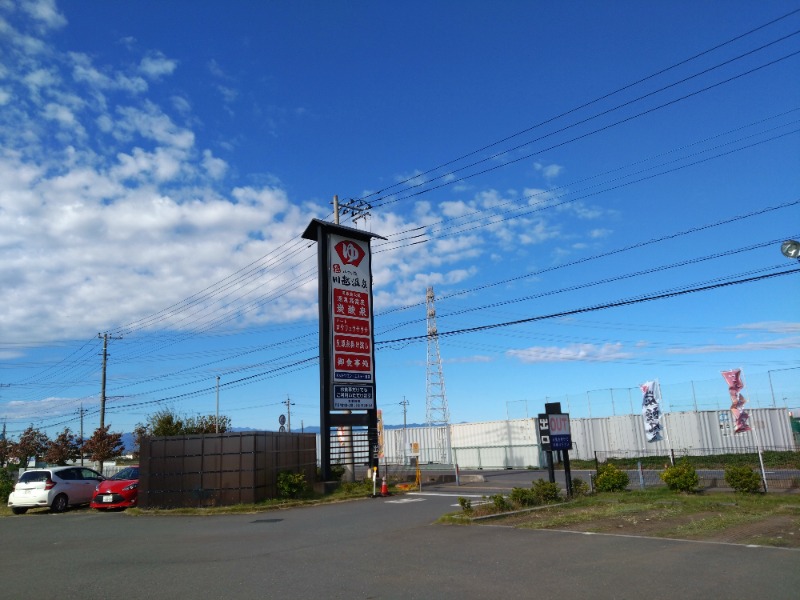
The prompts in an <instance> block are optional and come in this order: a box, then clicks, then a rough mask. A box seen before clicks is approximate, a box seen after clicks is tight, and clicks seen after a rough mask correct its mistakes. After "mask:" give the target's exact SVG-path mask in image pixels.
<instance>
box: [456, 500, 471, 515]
mask: <svg viewBox="0 0 800 600" xmlns="http://www.w3.org/2000/svg"><path fill="white" fill-rule="evenodd" d="M458 503H459V504H460V505H461V510H463V511H464V514H467V515H471V514H472V500H470V499H469V498H463V497H461V496H459V497H458Z"/></svg>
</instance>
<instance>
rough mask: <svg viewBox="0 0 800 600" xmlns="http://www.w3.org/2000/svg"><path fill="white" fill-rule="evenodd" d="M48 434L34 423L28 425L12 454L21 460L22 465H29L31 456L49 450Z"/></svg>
mask: <svg viewBox="0 0 800 600" xmlns="http://www.w3.org/2000/svg"><path fill="white" fill-rule="evenodd" d="M48 442H49V440H48V439H47V435H46V434H44V433H42V432H41V431H39V430H38V429H36V428H35V427H34V426H33V425H31V426H30V427H28V428H27V429H26V430H25V431H23V432H22V435H20V436H19V440H18V441H17V443H16V444H14V448H13V451H12V456H13V457H14V458H16V459H17V460H19V466H20V467H23V468H24V467H27V466H28V461H29V460H30V459H31V458H34V459H35V458H38V457H40V456H41V455H42V454H44V452H45V451H46V450H47V443H48Z"/></svg>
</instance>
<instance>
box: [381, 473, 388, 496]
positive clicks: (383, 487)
mask: <svg viewBox="0 0 800 600" xmlns="http://www.w3.org/2000/svg"><path fill="white" fill-rule="evenodd" d="M388 495H389V486H388V485H386V477H384V478H383V482H382V483H381V496H388Z"/></svg>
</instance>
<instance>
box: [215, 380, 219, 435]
mask: <svg viewBox="0 0 800 600" xmlns="http://www.w3.org/2000/svg"><path fill="white" fill-rule="evenodd" d="M214 433H219V375H217V413H216V417H215V418H214Z"/></svg>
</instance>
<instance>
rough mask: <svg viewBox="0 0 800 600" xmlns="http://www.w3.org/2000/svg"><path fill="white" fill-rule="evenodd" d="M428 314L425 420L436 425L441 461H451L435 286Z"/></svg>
mask: <svg viewBox="0 0 800 600" xmlns="http://www.w3.org/2000/svg"><path fill="white" fill-rule="evenodd" d="M425 306H426V308H427V314H428V369H427V377H426V386H425V420H426V422H427V424H428V426H429V427H436V428H437V429H436V441H437V449H438V451H439V457H440V462H442V463H447V462H449V456H448V455H449V446H450V444H449V437H450V435H449V431H450V411H449V410H448V409H447V394H446V392H445V389H444V373H443V372H442V357H441V355H440V354H439V330H438V329H437V328H436V306H435V305H434V294H433V287H429V288H428V291H427V293H426V295H425Z"/></svg>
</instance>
